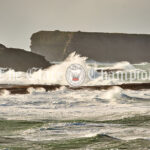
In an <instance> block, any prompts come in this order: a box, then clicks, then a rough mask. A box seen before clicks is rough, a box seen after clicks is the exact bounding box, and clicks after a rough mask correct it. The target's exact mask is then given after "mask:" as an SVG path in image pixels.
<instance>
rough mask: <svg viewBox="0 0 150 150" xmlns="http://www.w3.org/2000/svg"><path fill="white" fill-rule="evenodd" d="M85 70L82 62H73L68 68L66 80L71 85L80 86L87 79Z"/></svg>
mask: <svg viewBox="0 0 150 150" xmlns="http://www.w3.org/2000/svg"><path fill="white" fill-rule="evenodd" d="M85 76H86V73H85V70H84V68H83V67H82V66H81V65H80V64H72V65H70V66H69V67H68V68H67V71H66V80H67V82H68V83H69V84H70V85H71V86H79V85H81V84H82V83H83V82H84V80H85Z"/></svg>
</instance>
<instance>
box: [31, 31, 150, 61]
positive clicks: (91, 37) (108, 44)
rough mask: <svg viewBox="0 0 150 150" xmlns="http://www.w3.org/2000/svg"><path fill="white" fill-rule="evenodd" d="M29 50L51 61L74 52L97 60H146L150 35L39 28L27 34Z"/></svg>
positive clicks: (149, 46)
mask: <svg viewBox="0 0 150 150" xmlns="http://www.w3.org/2000/svg"><path fill="white" fill-rule="evenodd" d="M31 50H32V52H35V53H38V54H41V55H43V56H45V57H46V58H47V59H48V60H51V61H62V60H63V59H64V58H65V57H66V56H67V55H68V54H69V53H71V52H73V51H76V52H77V53H79V54H81V55H83V56H87V57H89V58H90V59H93V60H96V61H101V62H117V61H129V62H131V63H138V62H145V61H146V62H149V61H150V59H149V58H150V35H144V34H119V33H88V32H60V31H40V32H37V33H35V34H33V35H32V37H31Z"/></svg>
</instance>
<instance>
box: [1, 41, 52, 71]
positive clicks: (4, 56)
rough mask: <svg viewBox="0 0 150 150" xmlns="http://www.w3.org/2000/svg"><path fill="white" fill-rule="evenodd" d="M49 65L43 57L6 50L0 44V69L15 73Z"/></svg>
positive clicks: (15, 50)
mask: <svg viewBox="0 0 150 150" xmlns="http://www.w3.org/2000/svg"><path fill="white" fill-rule="evenodd" d="M48 66H50V63H49V62H48V61H46V60H45V58H44V57H43V56H40V55H38V54H34V53H32V52H27V51H25V50H22V49H15V48H6V47H5V46H4V45H2V44H0V67H1V68H12V69H14V70H16V71H27V70H28V69H30V68H33V67H36V68H46V67H48Z"/></svg>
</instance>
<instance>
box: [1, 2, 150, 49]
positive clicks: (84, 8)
mask: <svg viewBox="0 0 150 150" xmlns="http://www.w3.org/2000/svg"><path fill="white" fill-rule="evenodd" d="M39 30H64V31H78V30H80V31H89V32H123V33H146V34H150V0H0V43H2V44H5V45H6V46H8V47H18V48H24V49H26V50H30V48H29V46H30V37H31V35H32V33H34V32H37V31H39Z"/></svg>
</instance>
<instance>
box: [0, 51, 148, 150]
mask: <svg viewBox="0 0 150 150" xmlns="http://www.w3.org/2000/svg"><path fill="white" fill-rule="evenodd" d="M71 64H80V65H82V66H83V67H84V69H85V72H86V77H85V81H84V83H83V84H82V88H81V89H80V88H79V89H78V88H77V89H76V87H72V88H69V87H70V85H69V83H68V82H67V80H66V75H65V74H66V70H67V68H68V66H70V65H71ZM149 68H150V63H147V62H143V63H139V64H130V63H129V62H115V63H102V62H96V61H94V60H88V59H87V58H86V57H81V56H80V55H78V54H75V53H72V54H70V55H69V56H68V57H67V58H66V59H65V60H64V61H63V62H54V65H53V66H51V67H49V68H47V69H43V70H42V69H34V71H33V70H31V71H29V72H30V74H29V72H28V73H25V72H15V71H14V70H12V69H6V68H1V71H0V150H51V149H52V150H67V149H79V150H122V149H127V150H148V149H150V89H149V88H144V87H142V88H141V89H138V90H135V88H134V86H136V85H134V83H138V84H139V83H149V82H150V81H149ZM102 70H103V71H106V72H105V74H108V75H109V76H111V75H112V74H113V73H114V72H115V73H117V72H120V71H121V72H122V73H126V72H127V76H126V79H118V78H117V75H115V77H114V78H113V79H112V78H103V77H102ZM141 71H142V75H141V74H139V76H138V77H139V78H138V79H137V77H136V78H135V77H134V73H135V72H136V73H137V72H141ZM146 73H147V74H146ZM120 76H121V75H119V76H118V77H120ZM141 76H142V77H141ZM123 78H124V76H123ZM121 84H133V86H132V88H130V89H124V88H121V87H119V86H116V85H121ZM10 85H11V86H20V89H21V88H23V86H25V85H49V86H50V85H59V86H58V87H57V88H55V89H53V90H49V91H47V90H46V89H45V88H44V87H42V86H41V87H40V88H39V87H38V88H35V87H32V86H29V87H28V88H27V89H26V90H27V93H20V92H19V88H18V93H17V92H16V93H15V94H13V93H11V91H10V90H9V88H8V87H9V86H10ZM104 85H109V86H110V88H108V89H101V90H99V89H96V88H95V89H94V88H91V89H90V88H89V89H88V88H84V87H87V86H88V87H96V86H104ZM114 85H115V86H114ZM5 87H6V88H5Z"/></svg>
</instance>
